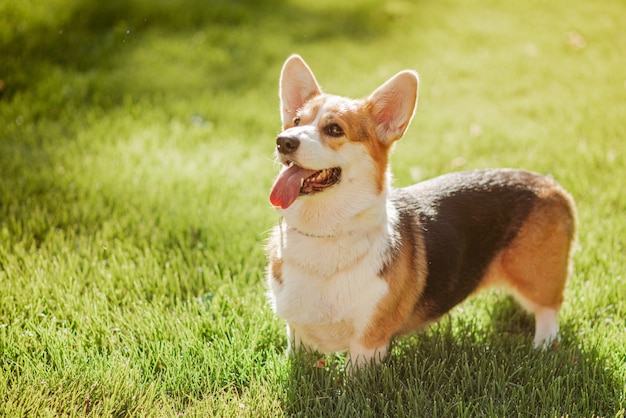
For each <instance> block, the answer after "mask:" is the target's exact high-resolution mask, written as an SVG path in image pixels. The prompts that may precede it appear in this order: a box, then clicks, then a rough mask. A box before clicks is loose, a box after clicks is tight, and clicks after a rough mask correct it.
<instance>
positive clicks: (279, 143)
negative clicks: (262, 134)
mask: <svg viewBox="0 0 626 418" xmlns="http://www.w3.org/2000/svg"><path fill="white" fill-rule="evenodd" d="M298 146H300V140H299V139H298V138H294V137H293V136H279V137H278V138H276V149H277V150H278V152H280V153H281V154H291V153H292V152H294V151H295V150H297V149H298Z"/></svg>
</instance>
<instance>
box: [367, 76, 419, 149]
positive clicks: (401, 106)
mask: <svg viewBox="0 0 626 418" xmlns="http://www.w3.org/2000/svg"><path fill="white" fill-rule="evenodd" d="M418 88H419V76H418V75H417V73H416V72H415V71H410V70H406V71H402V72H399V73H398V74H396V75H395V76H393V77H392V78H390V79H389V80H388V81H387V82H385V84H383V85H382V86H380V87H379V88H377V89H376V90H375V91H374V92H373V93H372V94H370V96H369V97H368V98H367V101H368V104H369V106H370V108H371V110H372V113H373V114H374V117H375V119H376V133H377V134H378V139H379V140H380V141H381V142H382V143H384V144H385V145H391V144H392V143H393V142H394V141H396V140H398V139H400V138H401V137H402V135H404V132H405V131H406V128H408V126H409V124H410V123H411V118H413V114H414V113H415V108H416V107H417V91H418Z"/></svg>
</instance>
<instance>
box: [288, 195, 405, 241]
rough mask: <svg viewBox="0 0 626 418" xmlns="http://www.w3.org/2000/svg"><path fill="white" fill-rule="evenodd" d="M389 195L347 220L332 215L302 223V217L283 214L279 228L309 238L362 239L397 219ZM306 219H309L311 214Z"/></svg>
mask: <svg viewBox="0 0 626 418" xmlns="http://www.w3.org/2000/svg"><path fill="white" fill-rule="evenodd" d="M386 197H387V194H386V193H384V194H383V195H381V196H379V197H378V199H376V201H374V202H373V204H371V205H370V206H368V207H367V208H366V209H365V210H362V211H361V212H358V213H356V214H354V215H351V216H350V217H349V218H347V219H345V218H340V217H337V218H336V219H332V215H329V216H328V217H326V218H321V219H315V221H316V222H302V218H303V217H302V216H298V217H296V218H295V219H290V216H288V214H282V216H281V217H280V221H279V228H280V230H281V234H285V233H287V232H289V231H293V232H294V233H296V234H298V235H301V236H303V237H308V238H319V239H342V238H346V239H348V240H350V239H355V238H361V237H363V236H364V235H369V234H372V233H377V231H380V230H381V228H383V229H386V228H387V226H388V225H389V223H390V221H391V222H392V223H393V222H394V219H395V217H396V216H395V209H393V208H390V206H389V205H390V204H391V203H390V202H389V201H388V200H387V198H386ZM390 209H391V212H390ZM390 218H392V219H390ZM305 219H309V217H306V218H305ZM298 221H300V222H298Z"/></svg>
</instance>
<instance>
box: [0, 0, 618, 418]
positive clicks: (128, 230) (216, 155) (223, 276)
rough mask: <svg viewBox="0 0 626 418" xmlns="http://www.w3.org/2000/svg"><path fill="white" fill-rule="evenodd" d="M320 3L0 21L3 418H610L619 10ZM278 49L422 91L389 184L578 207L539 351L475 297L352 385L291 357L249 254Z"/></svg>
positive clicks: (510, 314)
mask: <svg viewBox="0 0 626 418" xmlns="http://www.w3.org/2000/svg"><path fill="white" fill-rule="evenodd" d="M336 3H337V2H327V1H321V2H315V3H314V4H310V2H304V1H299V0H293V1H280V0H272V1H268V2H254V1H243V0H241V1H217V0H216V1H212V2H210V4H207V3H206V2H203V1H198V0H184V1H182V2H177V3H174V2H166V1H156V2H154V1H153V2H149V1H144V0H135V1H131V2H122V1H117V0H114V1H109V2H91V1H88V0H82V1H77V2H67V1H65V0H55V1H52V2H43V3H42V2H33V1H19V2H18V1H9V2H4V3H2V4H0V174H1V178H0V415H7V416H23V415H28V416H84V415H92V416H103V415H104V416H108V415H113V416H176V415H178V414H181V413H182V414H185V415H191V416H212V415H215V416H255V417H256V416H276V415H286V416H292V415H294V416H328V415H332V416H372V417H373V416H385V415H386V416H480V415H484V416H512V415H513V416H515V415H520V416H527V415H532V416H563V415H568V414H569V416H591V415H593V414H597V415H601V416H623V415H624V408H625V407H626V399H625V392H626V389H625V384H626V383H625V380H624V376H625V375H626V350H625V349H624V347H625V346H626V337H625V335H626V322H625V319H624V318H626V302H625V300H626V266H625V262H624V260H625V259H626V257H625V253H624V252H625V249H624V246H625V245H626V242H625V239H624V237H626V222H625V221H624V213H626V195H625V194H624V192H623V184H622V183H623V178H626V163H625V161H626V157H625V155H624V137H626V125H625V124H624V123H623V120H622V119H623V117H624V115H625V114H626V100H624V97H625V96H626V86H625V84H624V83H625V80H626V77H625V76H624V72H623V68H624V65H625V63H626V62H625V60H624V55H623V50H624V45H626V38H625V33H624V31H623V30H622V29H621V28H623V27H626V21H625V17H626V9H625V6H624V5H623V4H622V3H621V2H619V1H617V0H614V1H609V0H605V1H602V2H599V3H598V2H595V3H588V2H581V1H577V2H574V3H572V2H565V1H555V2H551V3H550V4H542V5H541V7H539V6H538V5H536V4H532V3H515V4H507V5H502V4H500V3H499V2H491V1H484V2H480V3H476V2H474V3H471V4H469V3H468V4H465V3H462V2H454V1H450V2H426V3H425V2H419V3H413V2H408V1H391V2H375V1H365V0H363V1H358V2H344V3H337V4H336ZM292 52H298V53H300V54H302V55H303V56H304V58H305V59H306V60H307V61H308V62H309V64H310V65H311V66H312V68H313V70H314V72H315V73H316V75H317V77H318V80H319V81H320V82H321V84H322V86H323V87H324V88H325V89H326V90H328V91H329V92H333V93H337V94H342V95H348V96H363V95H366V94H368V93H369V92H370V91H372V90H373V89H374V88H375V87H377V86H378V85H379V84H380V83H382V82H383V81H385V80H386V79H387V78H388V77H390V76H391V75H393V74H394V73H395V72H397V71H399V70H401V69H403V68H414V69H416V70H417V71H418V72H419V73H420V76H421V83H422V84H421V88H420V103H419V108H418V113H417V115H416V117H415V119H414V122H413V126H412V127H411V128H410V130H409V132H408V134H407V135H406V137H405V138H404V139H402V140H401V141H400V142H399V143H398V144H397V146H396V152H395V153H394V155H393V158H392V163H393V167H394V170H393V171H394V174H395V182H396V184H397V185H399V186H403V185H407V184H410V183H412V182H414V181H418V180H421V179H425V178H428V177H431V176H434V175H438V174H441V173H444V172H448V171H452V170H461V169H471V168H482V167H495V166H515V167H521V168H527V169H532V170H536V171H539V172H543V173H549V174H551V175H553V176H554V177H555V178H557V180H559V181H560V182H561V183H562V184H563V185H564V186H565V187H566V188H567V189H568V190H570V191H571V192H572V194H573V195H574V197H575V199H576V201H577V203H578V208H579V218H580V219H579V220H580V228H579V229H580V236H579V242H578V250H577V253H576V256H575V262H574V274H573V276H572V279H571V282H570V286H569V287H568V289H567V292H566V303H565V305H564V307H563V310H562V315H561V317H562V341H561V344H560V346H559V349H558V350H552V351H548V352H545V353H538V352H536V351H534V350H533V349H532V348H531V335H532V319H531V318H529V317H528V316H526V315H525V314H524V313H523V312H521V311H520V309H519V308H517V306H516V305H515V304H514V303H513V302H511V301H510V300H509V299H507V298H506V297H505V296H503V295H502V294H499V293H487V294H484V295H482V296H479V297H477V298H475V299H472V300H470V301H468V302H467V303H465V304H463V305H461V306H460V307H458V308H457V309H455V310H454V311H453V312H452V313H451V315H450V316H449V317H448V318H446V319H444V320H443V321H442V322H441V324H438V325H436V326H434V327H433V328H431V329H428V330H427V331H425V332H424V333H422V334H419V335H417V336H412V337H408V338H402V339H399V340H397V341H396V342H395V343H394V345H393V349H392V355H391V356H390V358H389V359H388V360H387V361H386V363H385V364H384V365H383V366H381V367H380V368H379V369H376V370H374V371H368V372H365V373H363V375H361V376H358V379H354V380H351V379H349V378H346V376H345V375H344V372H343V362H342V358H341V357H332V356H331V357H329V358H328V361H327V363H326V364H327V366H326V368H325V369H316V368H313V367H311V364H312V363H313V362H314V361H315V360H316V359H307V358H298V359H296V360H295V361H289V360H288V359H286V358H285V356H284V350H285V348H286V341H285V335H284V330H283V324H282V323H281V322H280V321H279V320H278V319H277V318H275V316H274V315H273V313H272V312H271V310H270V309H269V306H268V304H267V302H266V299H265V292H266V289H265V285H264V279H263V276H264V268H265V261H264V255H263V244H264V241H265V239H266V236H267V231H268V230H269V228H270V227H271V225H272V224H273V223H274V222H275V221H276V220H277V216H276V214H275V212H274V211H273V210H272V209H271V207H270V205H269V203H268V200H267V195H268V190H269V186H270V184H271V181H272V178H273V176H274V174H275V171H276V165H275V163H274V162H273V158H272V148H273V143H274V139H273V138H274V136H275V134H276V132H277V131H278V129H279V115H278V98H277V91H276V90H277V78H278V73H279V70H280V66H281V65H282V62H283V60H284V59H285V58H286V57H287V56H288V55H289V54H290V53H292ZM620 414H621V415H620Z"/></svg>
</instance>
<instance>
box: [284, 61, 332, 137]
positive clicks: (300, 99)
mask: <svg viewBox="0 0 626 418" xmlns="http://www.w3.org/2000/svg"><path fill="white" fill-rule="evenodd" d="M321 93H322V89H321V88H320V86H319V84H318V83H317V80H316V79H315V76H314V75H313V71H311V69H310V68H309V66H308V65H306V62H304V60H303V59H302V57H300V56H299V55H296V54H294V55H292V56H290V57H289V58H287V61H285V64H284V65H283V70H282V71H281V73H280V90H279V92H278V94H279V96H280V116H281V120H282V122H283V129H285V126H286V125H287V124H289V123H291V121H292V120H293V118H295V117H296V113H297V112H298V109H300V108H301V107H302V106H304V103H306V102H307V101H308V100H310V99H311V98H313V97H314V96H317V95H318V94H321Z"/></svg>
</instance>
